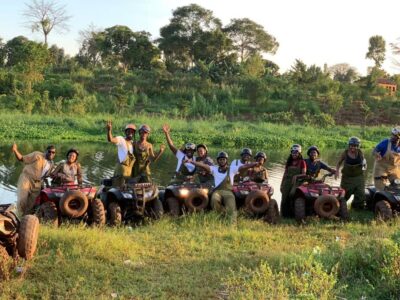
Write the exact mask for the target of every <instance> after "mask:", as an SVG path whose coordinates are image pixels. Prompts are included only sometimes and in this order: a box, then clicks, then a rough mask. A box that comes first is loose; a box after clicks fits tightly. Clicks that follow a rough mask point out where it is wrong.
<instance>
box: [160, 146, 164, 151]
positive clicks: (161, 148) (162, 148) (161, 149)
mask: <svg viewBox="0 0 400 300" xmlns="http://www.w3.org/2000/svg"><path fill="white" fill-rule="evenodd" d="M164 150H165V145H164V144H161V146H160V152H164Z"/></svg>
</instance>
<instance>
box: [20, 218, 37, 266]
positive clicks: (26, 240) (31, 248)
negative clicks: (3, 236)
mask: <svg viewBox="0 0 400 300" xmlns="http://www.w3.org/2000/svg"><path fill="white" fill-rule="evenodd" d="M38 235H39V219H38V218H37V217H36V216H34V215H26V216H24V217H23V218H22V220H21V223H20V225H19V230H18V239H17V249H18V254H19V255H20V256H21V257H23V258H25V259H31V258H32V257H33V254H34V253H35V250H36V246H37V239H38Z"/></svg>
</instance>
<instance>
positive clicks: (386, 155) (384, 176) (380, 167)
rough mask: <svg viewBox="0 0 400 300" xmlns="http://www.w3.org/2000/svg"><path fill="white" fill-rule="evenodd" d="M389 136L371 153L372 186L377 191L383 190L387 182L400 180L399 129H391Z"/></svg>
mask: <svg viewBox="0 0 400 300" xmlns="http://www.w3.org/2000/svg"><path fill="white" fill-rule="evenodd" d="M391 134H392V136H391V137H390V138H387V139H384V140H382V141H381V142H380V143H379V144H378V145H376V147H375V148H374V150H373V152H372V154H373V155H374V156H375V163H374V184H375V188H376V189H377V190H378V191H379V190H383V189H384V188H385V186H386V185H388V184H389V180H391V179H396V178H400V127H395V128H393V129H392V131H391Z"/></svg>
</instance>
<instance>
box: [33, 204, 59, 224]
mask: <svg viewBox="0 0 400 300" xmlns="http://www.w3.org/2000/svg"><path fill="white" fill-rule="evenodd" d="M36 215H37V216H38V218H39V219H40V221H41V222H42V223H47V224H50V225H52V226H54V227H57V226H58V211H57V206H56V205H55V204H54V203H53V202H44V203H43V204H41V205H40V206H39V209H38V211H37V212H36Z"/></svg>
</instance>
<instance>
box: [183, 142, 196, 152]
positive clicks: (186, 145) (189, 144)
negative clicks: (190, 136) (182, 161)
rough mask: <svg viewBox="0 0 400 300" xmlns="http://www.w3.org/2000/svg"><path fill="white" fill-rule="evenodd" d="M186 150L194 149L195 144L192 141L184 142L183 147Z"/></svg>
mask: <svg viewBox="0 0 400 300" xmlns="http://www.w3.org/2000/svg"><path fill="white" fill-rule="evenodd" d="M187 150H193V151H194V150H196V145H195V144H193V143H186V144H185V147H184V151H187Z"/></svg>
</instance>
